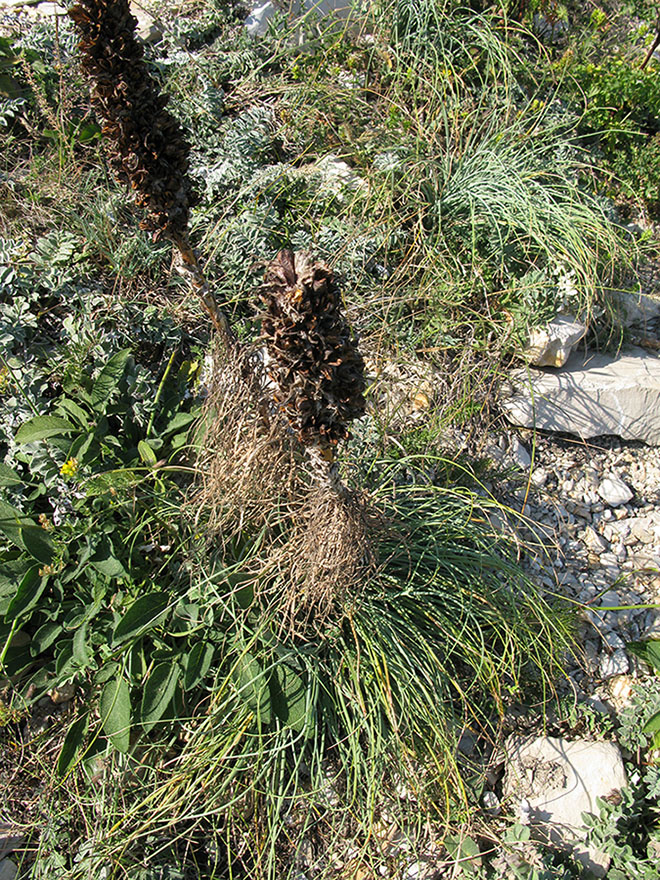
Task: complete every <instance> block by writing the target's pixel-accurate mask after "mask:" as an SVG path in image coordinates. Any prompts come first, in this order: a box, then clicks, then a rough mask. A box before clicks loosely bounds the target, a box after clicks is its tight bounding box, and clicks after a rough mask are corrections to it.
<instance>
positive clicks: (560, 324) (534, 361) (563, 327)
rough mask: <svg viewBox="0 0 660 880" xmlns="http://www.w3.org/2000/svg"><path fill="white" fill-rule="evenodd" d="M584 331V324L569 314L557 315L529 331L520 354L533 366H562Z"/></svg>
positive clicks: (585, 330)
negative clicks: (525, 343) (542, 325)
mask: <svg viewBox="0 0 660 880" xmlns="http://www.w3.org/2000/svg"><path fill="white" fill-rule="evenodd" d="M586 332H587V328H586V326H585V325H584V324H583V323H582V322H581V321H578V320H577V319H576V318H574V317H572V316H571V315H557V316H556V317H555V318H553V319H552V321H550V323H549V324H546V326H545V327H537V328H535V329H534V330H532V331H531V332H530V334H529V340H528V342H527V345H526V346H525V348H524V349H523V350H522V352H521V353H520V356H521V357H522V358H524V359H525V360H526V361H527V362H528V363H530V364H531V365H532V366H534V367H563V366H564V364H565V363H566V361H567V360H568V358H569V355H570V354H571V352H572V351H573V349H574V348H575V346H576V345H577V344H578V342H579V341H580V340H581V339H582V337H583V336H584V334H585V333H586Z"/></svg>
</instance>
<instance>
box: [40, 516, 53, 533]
mask: <svg viewBox="0 0 660 880" xmlns="http://www.w3.org/2000/svg"><path fill="white" fill-rule="evenodd" d="M39 525H40V526H41V528H42V529H46V531H47V532H48V531H50V530H51V529H52V528H53V524H52V522H51V521H50V520H49V519H48V517H47V516H46V514H45V513H40V514H39Z"/></svg>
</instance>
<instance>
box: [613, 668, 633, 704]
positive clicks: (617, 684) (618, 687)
mask: <svg viewBox="0 0 660 880" xmlns="http://www.w3.org/2000/svg"><path fill="white" fill-rule="evenodd" d="M608 686H609V692H610V702H611V703H612V706H613V707H614V709H616V711H617V712H619V711H621V709H623V708H625V707H626V706H628V705H629V704H630V700H631V697H632V690H633V680H632V678H631V677H630V676H629V675H617V676H614V677H613V678H610V680H609V681H608Z"/></svg>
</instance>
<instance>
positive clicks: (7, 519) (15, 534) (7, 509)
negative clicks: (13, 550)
mask: <svg viewBox="0 0 660 880" xmlns="http://www.w3.org/2000/svg"><path fill="white" fill-rule="evenodd" d="M30 523H32V524H34V523H33V521H32V520H31V519H30V518H29V517H27V516H25V514H24V513H22V512H21V511H20V510H17V509H16V508H15V507H12V506H11V504H7V502H6V501H2V500H1V499H0V532H2V534H3V535H4V536H5V537H6V538H8V539H9V540H10V541H11V542H12V544H15V545H16V546H17V547H20V548H21V549H23V542H22V541H21V526H22V525H26V524H30Z"/></svg>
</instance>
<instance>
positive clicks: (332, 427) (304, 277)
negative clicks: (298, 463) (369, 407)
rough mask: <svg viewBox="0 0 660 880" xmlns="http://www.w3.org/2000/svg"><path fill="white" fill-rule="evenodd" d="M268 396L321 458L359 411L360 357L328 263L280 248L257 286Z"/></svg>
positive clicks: (362, 401) (330, 455)
mask: <svg viewBox="0 0 660 880" xmlns="http://www.w3.org/2000/svg"><path fill="white" fill-rule="evenodd" d="M261 299H262V302H263V304H264V307H265V308H264V313H263V316H262V336H263V340H264V342H265V345H266V351H267V353H268V364H267V369H268V373H269V375H270V378H271V379H272V380H273V382H274V384H275V391H274V400H275V405H276V407H277V408H278V409H279V411H280V412H281V413H282V414H283V415H284V416H285V417H286V419H287V421H288V423H289V425H290V426H291V427H292V428H293V430H294V432H295V434H296V436H297V438H298V440H299V441H300V442H301V443H302V444H303V445H304V446H305V447H306V449H307V450H308V451H309V452H311V454H312V457H313V455H314V452H315V451H316V452H317V454H318V456H319V457H320V458H321V459H322V460H325V461H326V462H331V461H332V458H333V448H334V447H335V445H336V444H337V443H338V442H339V441H340V440H343V439H344V438H346V437H347V436H348V432H349V424H350V422H351V421H352V420H353V419H356V418H359V417H360V416H362V415H363V414H364V410H365V399H364V390H365V379H364V361H363V360H362V356H361V355H360V352H359V351H358V348H357V339H356V337H355V335H354V334H353V333H352V331H351V328H350V326H349V324H348V321H347V320H346V317H345V315H344V313H343V309H342V300H341V294H340V292H339V289H338V287H337V284H336V282H335V279H334V276H333V273H332V271H331V270H330V268H329V266H328V265H327V264H326V263H323V262H312V260H311V257H310V255H309V254H307V253H305V252H300V251H298V252H296V253H293V252H292V251H289V250H284V251H281V252H280V253H279V254H278V255H277V257H276V258H275V259H274V260H273V261H272V262H271V263H270V265H269V266H268V268H267V270H266V276H265V280H264V284H263V286H262V289H261Z"/></svg>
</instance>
